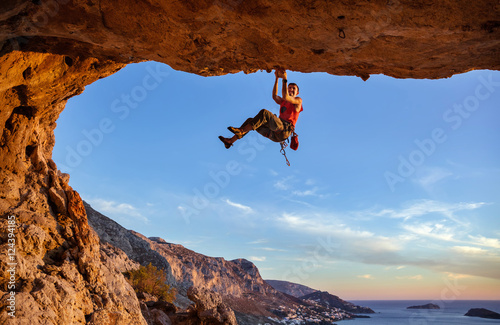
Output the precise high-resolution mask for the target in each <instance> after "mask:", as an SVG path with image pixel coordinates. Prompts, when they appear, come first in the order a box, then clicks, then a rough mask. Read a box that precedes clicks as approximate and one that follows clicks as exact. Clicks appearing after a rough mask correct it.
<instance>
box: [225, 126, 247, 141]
mask: <svg viewBox="0 0 500 325" xmlns="http://www.w3.org/2000/svg"><path fill="white" fill-rule="evenodd" d="M227 129H228V130H229V131H231V132H233V133H234V134H235V135H236V137H237V138H238V139H241V138H243V136H244V135H245V134H246V132H242V131H241V129H239V128H235V127H232V126H228V127H227Z"/></svg>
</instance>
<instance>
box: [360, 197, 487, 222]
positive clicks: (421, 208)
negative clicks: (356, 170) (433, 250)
mask: <svg viewBox="0 0 500 325" xmlns="http://www.w3.org/2000/svg"><path fill="white" fill-rule="evenodd" d="M485 204H486V203H484V202H472V203H467V202H460V203H445V202H439V201H435V200H419V201H413V202H411V203H410V204H408V205H407V206H406V207H405V208H402V209H399V210H395V209H382V210H380V211H373V209H372V210H371V211H362V212H358V213H365V214H368V215H371V216H374V217H389V218H396V219H404V220H408V219H411V218H415V217H421V216H426V215H429V214H432V213H437V214H441V215H444V216H445V217H447V218H448V219H451V220H453V221H455V222H457V223H461V224H462V223H463V222H462V221H460V220H459V219H458V218H457V216H456V213H457V212H460V211H465V210H475V209H478V208H480V207H482V206H483V205H485Z"/></svg>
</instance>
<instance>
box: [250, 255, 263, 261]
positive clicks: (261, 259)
mask: <svg viewBox="0 0 500 325" xmlns="http://www.w3.org/2000/svg"><path fill="white" fill-rule="evenodd" d="M248 259H249V260H250V261H257V262H264V261H265V260H266V257H265V256H249V257H248Z"/></svg>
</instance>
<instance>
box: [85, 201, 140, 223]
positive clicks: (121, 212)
mask: <svg viewBox="0 0 500 325" xmlns="http://www.w3.org/2000/svg"><path fill="white" fill-rule="evenodd" d="M87 201H88V202H89V204H90V205H91V206H92V207H93V208H94V209H95V210H97V211H99V212H101V213H102V214H110V215H112V216H114V217H118V218H120V219H123V218H124V216H128V217H132V218H134V219H137V220H139V221H142V222H146V223H148V222H149V220H148V218H146V217H144V216H143V215H142V214H141V213H140V212H139V211H138V210H137V209H136V208H135V207H134V206H132V205H131V204H128V203H117V202H115V201H109V200H104V199H91V200H87Z"/></svg>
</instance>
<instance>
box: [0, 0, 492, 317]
mask: <svg viewBox="0 0 500 325" xmlns="http://www.w3.org/2000/svg"><path fill="white" fill-rule="evenodd" d="M499 9H500V4H499V3H498V1H493V0H478V1H474V2H470V1H466V0H439V1H432V2H429V1H427V0H406V1H402V0H390V1H386V0H363V1H357V2H355V3H353V2H352V1H301V2H299V1H285V0H279V1H269V0H258V1H244V0H196V1H193V0H186V1H165V0H151V1H130V0H120V1H118V0H101V1H95V0H85V1H84V0H47V1H40V0H32V1H28V0H8V1H2V2H1V3H0V80H1V84H0V125H2V133H1V135H0V158H1V159H0V217H1V223H0V230H1V231H0V290H1V291H0V296H1V297H0V299H1V301H2V303H3V302H4V301H6V299H7V298H8V297H10V295H11V292H15V293H16V295H15V299H16V302H15V304H14V305H15V306H23V308H17V309H16V308H14V309H15V313H16V316H17V319H18V320H21V321H22V320H24V321H25V322H26V320H28V319H29V322H30V323H31V324H67V323H73V324H79V323H86V322H87V323H96V324H125V323H126V324H129V323H131V320H132V319H133V320H136V322H139V323H144V322H143V320H141V318H140V317H139V318H137V317H138V316H137V315H139V314H140V310H139V306H137V303H136V302H135V301H130V300H129V299H130V297H131V289H130V287H128V286H127V285H126V284H125V283H124V284H123V285H117V286H111V285H110V284H111V283H115V284H118V283H122V282H123V281H124V280H123V277H122V276H121V274H120V273H119V272H118V271H117V270H116V269H114V268H113V265H111V264H112V263H111V264H110V263H108V262H109V261H108V260H107V259H108V257H106V256H102V255H101V254H102V250H101V245H100V244H99V240H98V238H97V235H96V234H95V233H94V232H93V231H92V229H90V227H89V225H88V221H87V215H86V212H85V209H84V206H83V203H82V201H81V199H80V197H79V195H78V193H76V192H75V191H74V190H73V189H72V188H71V187H70V186H69V185H68V179H69V176H68V175H64V174H61V173H60V172H59V171H58V169H57V166H56V164H55V163H54V162H53V161H52V159H51V153H52V148H53V146H54V142H55V139H54V133H53V131H54V128H55V126H56V120H57V118H58V116H59V114H60V113H61V111H62V110H63V109H64V106H65V104H66V101H67V100H68V98H70V97H72V96H75V95H77V94H79V93H81V92H82V91H83V90H84V87H85V86H86V85H88V84H90V83H92V82H94V81H95V80H97V79H99V78H104V77H106V76H108V75H110V74H112V73H114V72H116V71H117V70H119V69H120V68H122V67H123V66H125V65H126V64H128V63H132V62H140V61H145V60H155V61H159V62H163V63H166V64H169V65H170V66H172V67H173V68H175V69H180V70H184V71H187V72H192V73H197V74H200V75H205V76H211V75H220V74H225V73H234V72H238V71H244V72H247V73H250V72H253V71H256V70H259V69H264V70H271V69H273V68H275V67H278V66H280V67H284V68H287V69H291V70H296V71H303V72H313V71H324V72H328V73H332V74H338V75H357V76H360V77H362V78H363V79H366V78H368V77H369V75H370V74H374V73H384V74H386V75H390V76H394V77H399V78H443V77H448V76H451V75H453V74H456V73H461V72H465V71H469V70H472V69H495V70H498V69H499V67H500V55H499V48H500V46H499V44H500V37H499V33H500V17H499V12H500V10H499ZM9 235H11V237H9ZM9 245H11V246H9ZM14 248H15V252H14V251H9V249H14ZM9 254H10V255H9ZM9 263H17V264H15V265H14V266H11V265H9ZM11 269H12V271H11ZM9 272H11V273H12V275H11V274H10V273H9ZM200 276H201V275H200ZM197 279H198V278H193V279H192V281H193V282H195V281H197ZM12 281H13V282H14V284H12V283H11V282H12ZM215 285H219V284H214V286H215ZM11 286H14V287H15V290H14V291H12V290H11V289H10V287H11ZM0 306H2V309H1V311H0V319H1V320H2V321H4V320H5V319H7V318H8V317H9V316H8V309H7V308H6V306H3V305H0ZM15 306H14V307H15Z"/></svg>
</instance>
